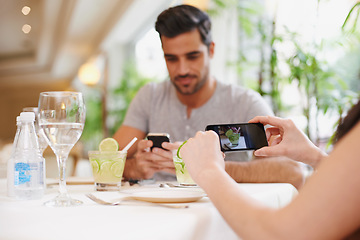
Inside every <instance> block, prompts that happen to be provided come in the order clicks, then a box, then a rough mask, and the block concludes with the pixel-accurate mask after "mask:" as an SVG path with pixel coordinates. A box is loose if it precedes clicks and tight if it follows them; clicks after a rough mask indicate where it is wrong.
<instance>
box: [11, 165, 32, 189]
mask: <svg viewBox="0 0 360 240" xmlns="http://www.w3.org/2000/svg"><path fill="white" fill-rule="evenodd" d="M29 173H30V165H29V164H28V163H22V162H20V163H16V164H15V172H14V180H15V182H14V185H15V186H17V185H20V184H24V183H27V182H30V179H31V175H30V174H29Z"/></svg>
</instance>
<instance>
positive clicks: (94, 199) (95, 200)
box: [85, 193, 189, 208]
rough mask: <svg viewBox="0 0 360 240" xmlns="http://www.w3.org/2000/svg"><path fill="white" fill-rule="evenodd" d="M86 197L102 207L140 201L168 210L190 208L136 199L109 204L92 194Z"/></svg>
mask: <svg viewBox="0 0 360 240" xmlns="http://www.w3.org/2000/svg"><path fill="white" fill-rule="evenodd" d="M85 195H86V196H87V197H88V198H90V199H91V200H93V201H94V202H96V203H99V204H102V205H109V206H117V205H126V204H125V202H124V201H126V200H130V201H138V202H141V203H143V204H144V205H149V206H155V207H166V208H188V207H189V205H167V204H160V203H152V202H143V201H139V200H136V199H131V197H130V198H128V199H123V200H120V201H116V202H107V201H104V200H102V199H100V198H98V197H95V196H94V195H93V194H91V193H89V194H85Z"/></svg>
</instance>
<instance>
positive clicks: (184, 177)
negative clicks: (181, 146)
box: [173, 150, 196, 186]
mask: <svg viewBox="0 0 360 240" xmlns="http://www.w3.org/2000/svg"><path fill="white" fill-rule="evenodd" d="M173 161H174V165H175V173H176V180H177V182H178V183H179V184H180V185H182V186H196V183H195V182H194V180H193V179H192V178H191V176H190V174H189V172H188V170H187V168H186V166H185V163H184V161H183V160H182V159H180V158H178V156H177V150H176V151H173Z"/></svg>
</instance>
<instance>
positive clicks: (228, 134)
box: [225, 129, 234, 137]
mask: <svg viewBox="0 0 360 240" xmlns="http://www.w3.org/2000/svg"><path fill="white" fill-rule="evenodd" d="M233 133H234V132H233V130H231V129H229V130H227V131H226V133H225V136H227V137H230V136H231V135H232V134H233Z"/></svg>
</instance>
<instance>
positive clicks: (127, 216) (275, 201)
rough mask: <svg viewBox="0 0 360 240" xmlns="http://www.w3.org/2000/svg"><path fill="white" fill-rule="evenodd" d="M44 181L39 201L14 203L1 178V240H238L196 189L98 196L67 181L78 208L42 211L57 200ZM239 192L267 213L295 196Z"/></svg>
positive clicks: (268, 186)
mask: <svg viewBox="0 0 360 240" xmlns="http://www.w3.org/2000/svg"><path fill="white" fill-rule="evenodd" d="M46 182H47V188H46V191H45V194H44V196H43V197H42V198H40V199H35V200H18V199H14V198H10V197H8V196H7V191H6V179H0V239H1V240H11V239H16V240H18V239H22V240H28V239H29V240H31V239H34V240H57V239H59V240H60V239H61V240H65V239H66V240H67V239H85V240H100V239H125V240H127V239H130V240H152V239H153V240H162V239H163V240H170V239H171V240H188V239H189V240H192V239H193V240H212V239H214V240H215V239H226V240H232V239H240V237H238V236H237V235H236V234H235V232H234V231H233V230H232V229H231V228H230V226H229V225H228V224H227V223H226V221H225V220H224V218H223V217H222V216H221V214H220V213H219V212H218V210H217V209H216V208H215V206H214V205H213V204H212V202H211V201H210V199H209V198H208V197H207V195H206V193H205V192H204V191H203V190H202V189H201V188H199V187H197V186H180V185H178V184H177V183H176V182H155V181H153V182H151V181H150V182H143V183H142V182H139V183H137V184H129V182H123V184H122V185H123V186H122V187H121V189H120V190H119V191H114V192H97V191H95V190H94V184H93V180H92V179H88V178H79V177H74V178H68V180H67V190H68V193H69V194H70V196H71V197H72V198H75V199H78V200H81V201H82V202H83V204H82V205H80V206H75V207H47V206H44V205H43V203H44V202H46V201H48V200H50V199H52V198H54V197H55V196H56V195H57V192H58V184H57V180H56V179H47V180H46ZM238 187H239V189H241V190H243V191H244V192H245V193H247V194H248V195H249V196H250V197H252V198H253V199H254V201H259V202H261V203H262V204H264V205H266V206H268V207H271V208H281V207H284V206H286V205H287V204H289V203H290V202H291V201H292V199H294V198H295V197H296V196H297V193H298V192H297V190H296V188H295V187H293V186H292V185H291V184H288V183H239V184H238ZM89 193H91V194H93V195H94V196H96V197H98V198H101V199H103V200H106V201H110V202H113V201H117V200H121V199H122V200H123V201H122V202H121V203H120V204H119V205H115V206H111V205H101V204H98V203H96V202H94V201H92V200H90V199H89V198H88V197H87V196H86V194H89ZM189 194H190V195H189ZM129 197H130V198H129ZM126 199H130V200H126ZM131 199H133V200H131ZM152 202H156V203H155V204H154V203H152ZM158 202H161V203H158ZM162 205H167V206H180V207H183V208H168V207H164V206H162Z"/></svg>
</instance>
